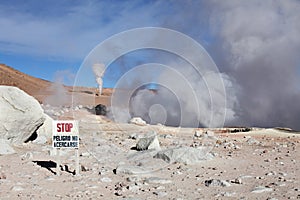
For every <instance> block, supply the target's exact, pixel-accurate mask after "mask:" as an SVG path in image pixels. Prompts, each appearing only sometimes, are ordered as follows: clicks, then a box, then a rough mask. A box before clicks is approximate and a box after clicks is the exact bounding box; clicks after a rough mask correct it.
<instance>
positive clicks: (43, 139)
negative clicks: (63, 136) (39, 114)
mask: <svg viewBox="0 0 300 200" xmlns="http://www.w3.org/2000/svg"><path fill="white" fill-rule="evenodd" d="M44 117H45V119H46V120H45V122H44V124H43V125H42V126H41V127H40V128H39V129H38V130H37V132H36V133H37V138H36V139H35V140H34V141H33V142H34V143H37V144H45V143H47V142H48V141H50V140H51V138H52V129H53V119H52V118H51V117H49V116H48V115H47V114H44Z"/></svg>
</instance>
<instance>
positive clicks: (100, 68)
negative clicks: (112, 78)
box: [93, 63, 105, 95]
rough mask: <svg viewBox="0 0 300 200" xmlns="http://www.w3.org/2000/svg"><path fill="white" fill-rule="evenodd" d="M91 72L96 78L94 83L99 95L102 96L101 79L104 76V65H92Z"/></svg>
mask: <svg viewBox="0 0 300 200" xmlns="http://www.w3.org/2000/svg"><path fill="white" fill-rule="evenodd" d="M93 72H94V74H95V76H96V82H97V84H98V88H99V95H101V94H102V89H103V80H102V77H103V75H104V72H105V65H104V64H99V63H96V64H94V65H93Z"/></svg>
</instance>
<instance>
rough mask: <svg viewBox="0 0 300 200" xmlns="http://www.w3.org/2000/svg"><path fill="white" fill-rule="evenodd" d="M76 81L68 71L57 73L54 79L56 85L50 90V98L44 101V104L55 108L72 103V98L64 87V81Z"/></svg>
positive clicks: (52, 85) (53, 84)
mask: <svg viewBox="0 0 300 200" xmlns="http://www.w3.org/2000/svg"><path fill="white" fill-rule="evenodd" d="M73 79H74V75H73V74H72V73H71V72H70V71H68V70H62V71H57V72H56V73H55V77H54V83H52V84H51V86H50V87H49V88H48V90H49V92H50V94H51V95H50V96H48V97H47V98H46V99H45V100H44V104H50V105H53V106H62V105H66V104H69V103H70V102H71V96H70V95H68V90H67V89H66V88H65V86H64V85H63V83H64V80H67V81H70V80H73Z"/></svg>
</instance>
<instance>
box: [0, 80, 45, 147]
mask: <svg viewBox="0 0 300 200" xmlns="http://www.w3.org/2000/svg"><path fill="white" fill-rule="evenodd" d="M0 108H1V112H0V124H1V125H0V139H7V140H9V141H10V142H11V143H14V144H21V143H23V142H25V141H26V140H27V139H29V138H30V136H31V135H32V134H33V133H34V132H35V131H36V130H37V129H38V128H39V127H40V126H41V125H42V124H43V122H44V121H45V117H44V111H43V109H42V107H41V105H40V104H39V102H38V101H37V100H36V99H34V98H33V97H32V96H29V95H28V94H26V93H25V92H24V91H22V90H20V89H19V88H16V87H11V86H0Z"/></svg>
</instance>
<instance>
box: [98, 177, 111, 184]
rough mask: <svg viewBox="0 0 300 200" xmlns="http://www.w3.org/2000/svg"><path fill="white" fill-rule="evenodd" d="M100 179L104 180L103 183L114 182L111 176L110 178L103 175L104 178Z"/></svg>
mask: <svg viewBox="0 0 300 200" xmlns="http://www.w3.org/2000/svg"><path fill="white" fill-rule="evenodd" d="M100 181H101V182H103V183H110V182H112V180H111V179H110V178H108V177H103V178H101V179H100Z"/></svg>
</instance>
